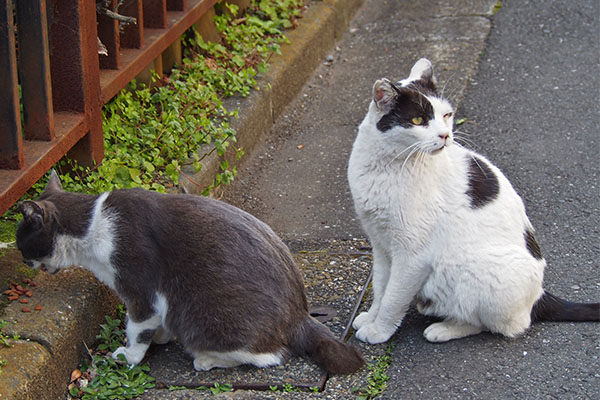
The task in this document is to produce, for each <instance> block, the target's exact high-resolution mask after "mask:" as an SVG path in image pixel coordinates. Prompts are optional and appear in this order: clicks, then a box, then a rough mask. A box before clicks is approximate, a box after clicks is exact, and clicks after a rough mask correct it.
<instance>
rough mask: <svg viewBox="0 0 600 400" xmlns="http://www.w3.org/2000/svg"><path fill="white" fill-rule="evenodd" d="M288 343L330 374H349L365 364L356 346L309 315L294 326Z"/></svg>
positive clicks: (293, 349)
mask: <svg viewBox="0 0 600 400" xmlns="http://www.w3.org/2000/svg"><path fill="white" fill-rule="evenodd" d="M290 344H291V350H292V351H293V352H294V353H296V354H298V355H300V356H302V355H308V356H309V357H310V358H312V359H313V360H314V361H315V362H316V363H317V365H318V366H319V367H321V368H322V369H324V370H325V371H327V372H329V373H332V374H349V373H352V372H354V371H358V370H359V369H361V368H362V367H363V366H364V365H365V360H364V358H363V356H362V355H361V353H360V352H359V351H358V349H357V348H355V347H354V346H352V345H349V344H347V343H344V342H342V341H341V340H340V339H338V338H336V337H335V336H333V333H331V331H330V330H329V329H328V328H327V327H326V326H325V325H323V324H321V323H320V322H319V321H317V320H315V319H314V318H312V317H309V316H307V318H306V319H304V321H302V323H300V325H298V326H297V327H296V330H295V331H294V334H293V336H292V338H291V343H290Z"/></svg>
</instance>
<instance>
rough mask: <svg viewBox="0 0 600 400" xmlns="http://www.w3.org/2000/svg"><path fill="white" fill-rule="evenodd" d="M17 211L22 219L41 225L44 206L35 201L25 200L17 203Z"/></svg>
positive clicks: (43, 219) (44, 214)
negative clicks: (21, 215)
mask: <svg viewBox="0 0 600 400" xmlns="http://www.w3.org/2000/svg"><path fill="white" fill-rule="evenodd" d="M18 207H19V212H20V213H21V214H23V219H25V220H26V221H29V222H33V223H36V224H39V225H41V224H42V223H43V222H44V221H45V216H46V213H45V211H44V207H42V206H41V205H40V203H38V202H36V201H31V200H26V201H23V202H21V203H19V206H18Z"/></svg>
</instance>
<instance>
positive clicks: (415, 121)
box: [410, 117, 423, 125]
mask: <svg viewBox="0 0 600 400" xmlns="http://www.w3.org/2000/svg"><path fill="white" fill-rule="evenodd" d="M410 122H412V123H413V125H422V124H423V117H413V119H411V120H410Z"/></svg>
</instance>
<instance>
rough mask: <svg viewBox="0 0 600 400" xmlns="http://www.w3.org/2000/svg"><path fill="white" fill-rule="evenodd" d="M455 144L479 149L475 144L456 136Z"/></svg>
mask: <svg viewBox="0 0 600 400" xmlns="http://www.w3.org/2000/svg"><path fill="white" fill-rule="evenodd" d="M461 142H462V143H461ZM454 143H455V144H457V145H459V146H461V147H465V148H467V147H468V148H475V149H476V148H477V145H476V144H475V142H473V141H472V140H470V139H467V138H465V137H462V136H454Z"/></svg>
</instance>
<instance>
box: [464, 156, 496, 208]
mask: <svg viewBox="0 0 600 400" xmlns="http://www.w3.org/2000/svg"><path fill="white" fill-rule="evenodd" d="M499 190H500V185H499V183H498V178H497V177H496V174H494V171H492V169H491V168H490V167H489V165H487V163H486V162H485V161H483V160H482V159H481V158H479V157H475V156H471V158H470V160H469V189H468V190H467V195H468V196H469V197H470V199H471V208H479V207H483V206H485V205H486V204H488V203H490V202H492V201H493V200H494V199H495V198H496V197H497V196H498V192H499Z"/></svg>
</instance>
